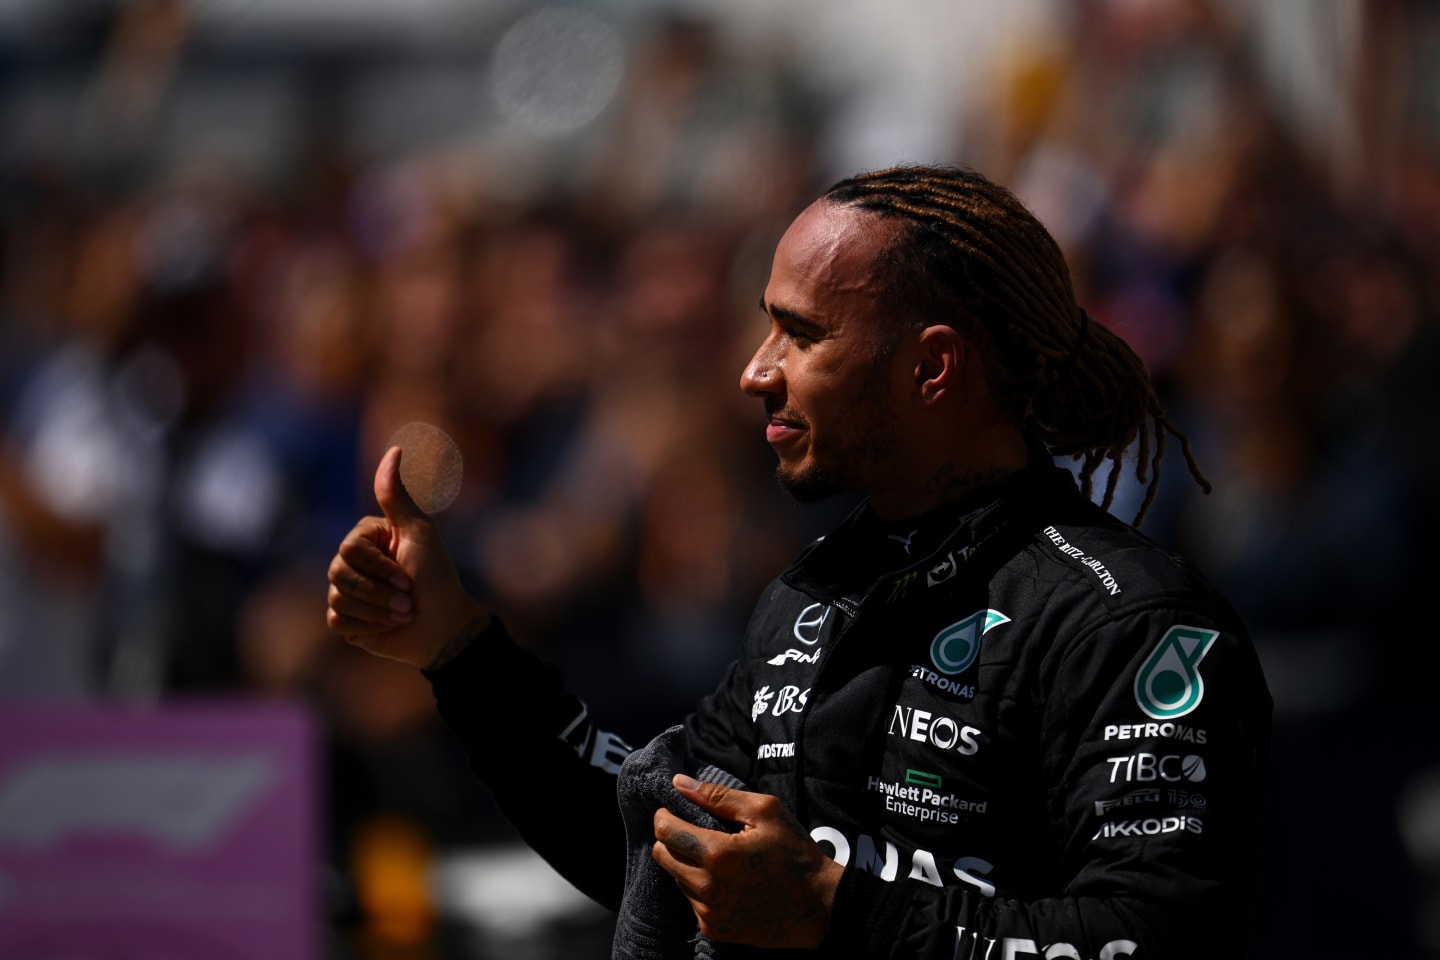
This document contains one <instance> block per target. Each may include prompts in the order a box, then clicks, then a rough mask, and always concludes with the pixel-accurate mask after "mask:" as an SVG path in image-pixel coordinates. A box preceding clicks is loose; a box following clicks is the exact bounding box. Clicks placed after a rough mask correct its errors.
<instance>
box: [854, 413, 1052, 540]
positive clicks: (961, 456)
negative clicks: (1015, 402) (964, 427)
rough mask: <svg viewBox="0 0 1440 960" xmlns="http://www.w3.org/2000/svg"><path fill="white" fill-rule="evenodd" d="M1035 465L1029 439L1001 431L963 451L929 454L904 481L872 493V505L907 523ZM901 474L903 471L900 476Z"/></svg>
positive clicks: (979, 436) (881, 514)
mask: <svg viewBox="0 0 1440 960" xmlns="http://www.w3.org/2000/svg"><path fill="white" fill-rule="evenodd" d="M1029 460H1030V450H1029V447H1028V446H1027V445H1026V443H1025V438H1024V436H1023V435H1022V434H1021V433H1020V432H1019V431H1018V430H1015V429H1013V428H1010V427H1002V426H997V427H994V428H992V429H990V430H986V431H982V432H980V433H978V434H975V435H973V436H971V437H969V438H967V440H966V442H965V443H964V445H963V447H961V448H944V449H936V450H931V451H926V452H925V455H922V456H920V457H917V458H916V460H915V468H914V469H911V470H907V471H903V474H904V479H903V480H900V481H897V482H896V483H894V484H891V485H887V486H886V487H884V488H877V489H873V490H871V491H870V506H871V508H872V509H873V510H874V511H875V514H876V515H877V516H879V517H880V518H881V519H884V520H904V519H906V518H908V517H914V516H919V515H920V514H922V513H928V512H930V511H931V510H935V509H937V508H939V507H943V506H944V505H946V504H947V503H953V502H954V501H956V500H959V499H961V498H963V497H966V496H969V495H970V494H972V493H975V492H977V491H979V490H982V489H984V488H985V487H987V486H989V485H990V484H993V483H995V482H996V481H998V480H1002V479H1004V478H1005V477H1008V476H1010V475H1011V474H1012V473H1016V472H1017V471H1020V470H1023V469H1024V468H1025V465H1026V464H1027V463H1028V462H1029ZM897 472H899V471H897Z"/></svg>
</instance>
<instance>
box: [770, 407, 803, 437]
mask: <svg viewBox="0 0 1440 960" xmlns="http://www.w3.org/2000/svg"><path fill="white" fill-rule="evenodd" d="M805 429H806V426H805V421H804V420H803V419H801V418H799V417H787V416H784V415H783V413H772V414H771V415H770V419H769V420H767V421H766V423H765V439H766V440H768V441H770V442H771V443H782V442H784V441H785V440H789V439H791V438H792V437H797V436H799V435H800V434H802V433H804V432H805Z"/></svg>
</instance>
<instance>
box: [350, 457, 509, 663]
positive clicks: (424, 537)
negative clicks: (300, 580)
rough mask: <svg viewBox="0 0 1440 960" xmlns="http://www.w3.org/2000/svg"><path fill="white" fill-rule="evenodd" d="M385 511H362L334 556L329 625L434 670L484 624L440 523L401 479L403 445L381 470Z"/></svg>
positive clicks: (380, 651)
mask: <svg viewBox="0 0 1440 960" xmlns="http://www.w3.org/2000/svg"><path fill="white" fill-rule="evenodd" d="M375 499H376V501H377V502H378V503H379V504H380V510H381V512H382V514H383V516H379V517H364V518H362V519H361V520H360V522H359V523H357V524H356V525H355V526H354V527H353V528H352V529H351V530H350V532H349V533H348V534H346V535H345V539H344V540H342V541H341V542H340V548H339V550H338V551H337V552H336V554H335V557H334V558H333V559H332V560H331V561H330V572H329V579H330V592H329V596H328V603H329V609H328V610H327V611H326V617H325V622H326V625H327V626H328V627H329V628H330V632H332V633H335V634H339V635H340V636H342V637H344V638H345V639H346V640H347V641H349V642H350V643H353V644H355V645H356V646H358V647H360V648H361V649H363V650H367V651H369V652H370V653H373V654H375V655H377V656H381V657H389V658H390V659H392V660H400V661H402V662H404V663H409V664H413V665H414V666H417V667H421V668H428V669H434V668H436V667H439V666H441V665H443V664H444V663H446V662H448V661H449V659H450V658H452V657H454V656H455V655H456V654H457V653H459V652H460V651H461V650H462V649H464V648H465V646H466V645H467V644H468V643H469V641H470V640H472V639H473V638H474V637H475V636H477V635H478V634H479V633H480V632H481V631H483V630H484V629H485V627H487V626H488V625H489V623H490V612H489V611H488V610H486V609H485V608H484V607H483V606H481V605H480V604H479V603H478V602H477V601H475V600H474V599H473V598H472V597H470V595H469V594H467V593H466V592H465V588H464V586H463V585H462V584H461V583H460V577H459V574H458V573H457V572H456V570H455V564H454V563H453V562H452V561H451V559H450V554H449V553H448V552H447V551H446V549H445V544H444V543H443V542H442V541H441V539H440V535H439V533H438V532H437V531H436V529H435V524H434V523H433V522H431V520H430V518H429V517H428V516H426V515H425V513H424V511H422V510H421V509H420V508H419V507H417V506H416V505H415V501H414V500H412V499H411V498H410V494H409V493H407V492H406V490H405V486H404V484H402V483H401V482H400V448H399V447H391V448H390V449H389V450H387V451H386V452H385V456H384V457H382V458H381V460H380V465H379V467H377V468H376V470H375Z"/></svg>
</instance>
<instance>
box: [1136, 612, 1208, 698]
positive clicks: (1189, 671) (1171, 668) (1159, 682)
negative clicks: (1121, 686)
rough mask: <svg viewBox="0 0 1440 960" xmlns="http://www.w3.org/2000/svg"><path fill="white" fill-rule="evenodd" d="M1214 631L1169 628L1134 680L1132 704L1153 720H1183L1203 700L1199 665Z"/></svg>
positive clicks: (1179, 627) (1202, 681)
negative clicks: (1137, 705)
mask: <svg viewBox="0 0 1440 960" xmlns="http://www.w3.org/2000/svg"><path fill="white" fill-rule="evenodd" d="M1218 636H1220V632H1219V631H1218V630H1203V629H1201V628H1200V627H1183V626H1175V627H1171V628H1170V629H1169V630H1167V631H1166V632H1165V636H1163V637H1161V638H1160V644H1159V645H1158V646H1157V647H1156V648H1155V651H1154V652H1153V653H1151V654H1150V656H1148V657H1146V658H1145V662H1144V663H1143V664H1141V665H1140V672H1139V673H1138V674H1137V675H1136V676H1135V702H1136V703H1138V704H1139V705H1140V709H1141V710H1144V711H1145V715H1146V716H1148V717H1152V718H1154V719H1156V720H1174V719H1175V718H1176V717H1183V716H1185V715H1186V714H1187V713H1189V712H1190V711H1192V710H1194V709H1195V708H1196V707H1198V706H1200V701H1201V700H1203V699H1204V697H1205V681H1204V680H1203V679H1201V677H1200V661H1201V660H1203V659H1205V654H1207V653H1209V652H1210V647H1211V646H1212V645H1214V643H1215V638H1216V637H1218Z"/></svg>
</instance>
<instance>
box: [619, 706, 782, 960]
mask: <svg viewBox="0 0 1440 960" xmlns="http://www.w3.org/2000/svg"><path fill="white" fill-rule="evenodd" d="M677 773H685V774H689V775H690V776H692V777H694V778H695V779H696V780H699V781H701V782H704V783H718V784H721V785H723V786H727V787H733V788H734V789H736V790H744V789H745V784H744V783H743V782H741V781H740V780H739V779H737V778H736V777H734V776H733V775H731V774H729V773H727V772H725V771H724V770H721V769H720V768H719V767H716V766H713V765H710V764H702V763H700V762H699V761H698V760H696V759H695V757H694V756H692V755H691V753H690V748H689V738H688V737H687V736H686V734H685V728H684V727H683V726H674V727H671V728H670V729H669V730H666V731H665V732H664V733H662V734H660V736H658V737H656V738H655V739H654V740H652V741H650V743H649V744H647V745H646V746H644V747H642V748H640V749H639V750H636V751H635V752H634V753H632V754H630V756H628V757H627V758H626V759H625V762H624V763H623V764H622V765H621V767H620V782H619V786H618V787H617V792H618V793H619V798H620V813H621V815H622V817H623V818H624V820H625V840H626V844H627V847H628V851H627V856H628V860H627V861H626V864H625V894H624V896H623V897H622V899H621V901H620V916H619V919H618V920H617V922H616V924H615V940H614V943H613V946H612V953H611V956H612V958H613V960H692V958H696V957H700V958H706V960H743V958H747V957H759V956H762V955H763V956H766V957H772V958H773V957H775V956H776V953H775V952H774V951H770V950H763V951H762V950H756V949H753V948H751V947H743V946H739V945H736V944H728V943H727V944H721V943H714V942H712V941H711V940H709V939H707V938H705V937H702V936H700V932H699V926H698V924H697V923H696V920H695V912H694V911H693V910H692V909H691V908H690V901H688V900H686V899H685V895H684V894H683V893H681V892H680V888H679V887H678V886H676V885H675V880H674V878H673V877H671V876H670V875H669V874H668V873H666V872H665V871H664V870H662V869H661V868H660V865H659V864H658V863H656V862H655V858H654V857H653V856H652V855H651V852H650V851H651V847H653V846H654V844H655V811H656V810H658V809H660V808H661V807H666V808H668V809H669V810H670V812H671V813H673V814H675V815H676V816H678V817H680V818H681V819H684V820H687V821H689V822H690V823H693V824H694V825H695V826H697V827H701V828H703V829H706V830H725V831H727V832H730V833H733V832H735V831H736V830H738V829H740V827H739V825H738V824H735V823H731V822H729V821H728V820H721V819H719V818H718V817H716V816H715V815H714V814H711V813H708V812H706V811H705V810H702V809H700V808H699V807H697V806H696V805H695V804H694V803H692V802H690V801H689V800H687V799H685V797H683V796H682V795H681V794H680V792H679V791H678V790H676V789H675V787H674V785H673V784H671V782H670V779H671V778H672V777H674V776H675V774H677ZM786 952H787V953H788V952H789V951H786Z"/></svg>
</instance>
